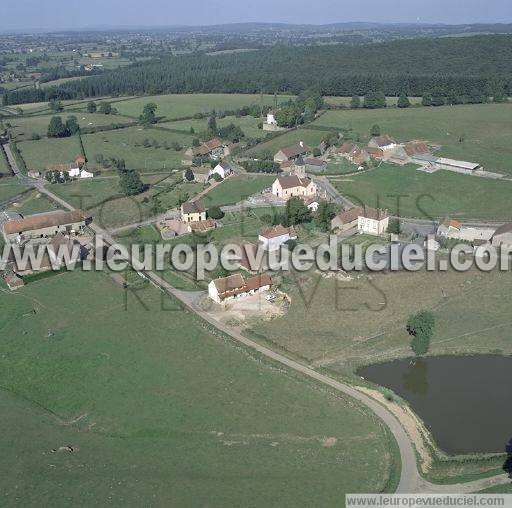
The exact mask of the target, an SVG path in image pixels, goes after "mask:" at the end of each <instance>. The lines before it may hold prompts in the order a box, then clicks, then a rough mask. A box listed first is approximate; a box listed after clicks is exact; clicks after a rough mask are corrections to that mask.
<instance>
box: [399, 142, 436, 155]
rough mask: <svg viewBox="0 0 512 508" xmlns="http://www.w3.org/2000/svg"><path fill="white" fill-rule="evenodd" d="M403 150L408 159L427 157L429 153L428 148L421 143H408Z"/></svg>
mask: <svg viewBox="0 0 512 508" xmlns="http://www.w3.org/2000/svg"><path fill="white" fill-rule="evenodd" d="M404 150H405V153H406V154H407V155H408V156H409V157H415V156H417V155H428V154H429V153H430V148H429V147H428V145H427V144H426V143H425V142H423V141H409V142H407V143H405V144H404Z"/></svg>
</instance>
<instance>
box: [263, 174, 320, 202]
mask: <svg viewBox="0 0 512 508" xmlns="http://www.w3.org/2000/svg"><path fill="white" fill-rule="evenodd" d="M316 192H317V187H316V184H315V183H314V182H313V181H312V180H311V179H310V178H308V177H302V178H301V177H299V176H297V175H287V176H281V177H279V178H276V180H275V181H274V183H273V184H272V194H274V196H277V197H278V198H284V199H287V200H288V199H290V198H291V197H295V196H299V197H311V196H315V195H316Z"/></svg>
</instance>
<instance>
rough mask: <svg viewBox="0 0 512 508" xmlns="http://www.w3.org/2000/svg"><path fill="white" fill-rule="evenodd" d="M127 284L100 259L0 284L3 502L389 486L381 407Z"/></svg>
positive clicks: (337, 496) (254, 501) (309, 500)
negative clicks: (90, 267)
mask: <svg viewBox="0 0 512 508" xmlns="http://www.w3.org/2000/svg"><path fill="white" fill-rule="evenodd" d="M128 293H129V294H128V295H127V300H126V301H127V306H125V291H124V290H123V289H122V288H121V286H120V285H118V284H116V283H115V282H114V281H113V280H112V279H111V278H110V277H109V276H108V275H106V274H99V273H95V272H89V273H74V274H70V273H65V274H62V275H57V276H54V277H51V278H48V279H45V280H44V281H39V282H34V283H32V284H29V285H28V286H26V287H25V288H23V289H22V290H21V293H20V292H19V293H17V294H13V293H10V292H1V293H0V305H1V307H2V309H3V312H2V318H1V319H0V327H1V328H0V329H1V332H2V338H3V339H2V341H1V344H0V384H1V386H2V387H3V391H2V392H1V394H0V397H1V399H2V400H1V403H2V408H3V409H2V423H3V426H2V434H1V437H0V443H1V447H2V450H3V459H4V460H2V466H1V475H0V488H1V490H2V499H3V501H4V504H9V505H13V504H17V505H23V506H30V505H35V504H38V505H51V506H69V505H76V504H79V505H92V504H97V505H105V504H114V505H120V504H122V505H124V506H142V505H148V503H149V504H151V505H160V506H170V505H173V506H198V505H206V504H208V505H209V506H219V507H220V506H283V505H293V506H311V505H312V504H316V505H319V506H340V505H343V501H344V494H345V493H347V492H377V491H380V490H383V489H389V488H390V486H389V483H388V480H389V478H390V476H391V474H395V468H396V459H395V457H396V455H395V453H394V452H395V449H394V448H393V446H392V445H391V443H390V440H389V437H388V435H387V433H386V432H385V431H384V430H383V428H382V426H381V425H380V423H379V422H378V421H376V419H375V417H374V416H373V415H372V414H368V412H367V411H366V410H365V409H363V408H361V407H360V406H359V405H358V404H356V403H355V402H354V401H353V400H348V399H346V398H345V397H334V396H331V395H329V394H328V393H326V392H325V391H324V390H322V389H320V388H319V387H318V386H315V385H311V384H309V383H307V382H305V381H303V380H302V379H297V378H296V377H294V376H289V375H287V374H286V372H284V371H283V369H282V368H279V369H276V368H275V367H273V366H271V365H267V363H266V362H263V361H262V360H261V359H260V358H253V356H252V355H250V354H248V353H247V352H244V351H241V350H240V349H239V348H237V347H233V345H232V344H231V343H230V341H224V340H222V339H220V338H218V337H216V336H214V335H212V334H211V333H209V331H208V330H207V329H205V328H204V327H202V326H200V323H199V322H197V321H196V320H195V318H194V317H192V316H191V315H190V314H188V313H185V312H183V311H181V310H179V309H178V308H177V307H176V304H175V302H173V301H169V300H168V299H164V300H162V299H161V295H160V293H159V292H158V291H157V290H155V289H154V288H152V287H151V286H149V287H146V288H143V289H140V290H139V291H138V292H137V293H136V294H137V295H138V298H140V301H142V302H143V303H144V304H145V306H146V307H143V306H142V305H141V303H140V301H139V300H138V299H137V297H136V296H135V295H133V294H131V293H130V292H128ZM77 294H79V295H80V305H79V306H77V305H76V295H77ZM19 295H22V298H20V296H19ZM93 325H94V326H93ZM327 438H335V439H331V440H329V441H326V440H327ZM326 443H329V444H330V445H332V446H327V445H326ZM65 446H71V447H72V449H73V452H68V451H56V452H55V453H53V452H52V450H58V449H59V448H60V447H65ZM391 452H393V455H391ZM394 477H396V475H395V476H394ZM84 486H85V487H84Z"/></svg>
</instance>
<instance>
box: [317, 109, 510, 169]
mask: <svg viewBox="0 0 512 508" xmlns="http://www.w3.org/2000/svg"><path fill="white" fill-rule="evenodd" d="M511 116H512V104H476V105H464V106H443V107H438V108H410V109H396V108H393V109H388V110H386V109H375V110H363V109H360V110H346V111H328V112H327V113H325V114H324V115H322V117H320V118H319V119H318V120H316V121H315V122H314V124H313V125H318V126H327V127H339V128H351V129H352V130H353V133H352V135H353V137H356V136H357V135H359V136H360V137H361V139H362V140H366V139H368V136H369V133H370V129H371V127H372V126H373V125H374V124H378V125H379V126H380V129H381V132H382V133H386V134H390V135H392V136H395V137H397V138H398V139H399V140H400V141H408V140H411V139H424V140H426V141H429V142H432V143H435V144H439V145H442V148H441V150H440V152H439V153H440V154H441V155H443V156H446V157H452V158H455V159H461V160H466V161H471V162H473V161H474V162H479V163H481V164H483V165H484V166H485V168H486V169H488V170H489V171H493V170H499V171H503V172H507V173H512V145H511V144H510V139H511V138H512V122H511V121H510V117H511ZM461 139H462V141H460V140H461Z"/></svg>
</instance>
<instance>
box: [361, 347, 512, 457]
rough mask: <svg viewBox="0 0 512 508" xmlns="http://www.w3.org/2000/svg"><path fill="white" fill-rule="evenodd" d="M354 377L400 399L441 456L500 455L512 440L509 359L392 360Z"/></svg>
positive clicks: (511, 391)
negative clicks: (423, 425) (433, 441)
mask: <svg viewBox="0 0 512 508" xmlns="http://www.w3.org/2000/svg"><path fill="white" fill-rule="evenodd" d="M358 374H359V375H361V376H363V377H364V378H366V379H368V380H369V381H372V382H374V383H377V384H379V385H381V386H385V387H387V388H391V389H392V390H393V391H394V392H395V393H397V394H398V395H400V396H401V397H402V398H403V399H405V400H406V401H407V402H408V403H409V404H410V405H411V407H412V408H413V409H414V411H415V412H416V413H417V414H418V415H419V416H420V417H421V419H422V420H423V421H424V423H425V425H426V426H427V428H428V429H429V430H430V431H431V432H432V435H433V436H434V439H435V440H436V442H437V444H438V446H439V447H440V448H441V449H442V450H444V451H445V452H446V453H449V454H463V453H475V452H482V453H485V452H504V451H505V447H506V446H507V443H508V442H509V440H510V439H511V438H512V358H507V357H502V356H497V355H478V356H438V357H432V358H425V359H419V360H411V359H406V360H396V361H393V362H387V363H381V364H375V365H370V366H368V367H364V368H362V369H360V370H359V371H358Z"/></svg>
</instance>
